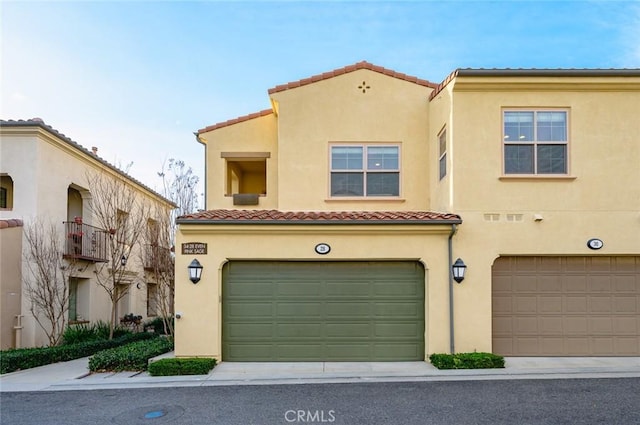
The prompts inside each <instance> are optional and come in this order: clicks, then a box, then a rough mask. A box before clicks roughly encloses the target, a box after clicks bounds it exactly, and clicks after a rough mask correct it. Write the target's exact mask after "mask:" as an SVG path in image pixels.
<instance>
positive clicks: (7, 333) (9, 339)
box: [0, 226, 22, 350]
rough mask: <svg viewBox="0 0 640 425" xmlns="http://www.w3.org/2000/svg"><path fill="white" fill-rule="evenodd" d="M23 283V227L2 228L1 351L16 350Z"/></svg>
mask: <svg viewBox="0 0 640 425" xmlns="http://www.w3.org/2000/svg"><path fill="white" fill-rule="evenodd" d="M21 283H22V226H14V227H7V228H0V309H1V310H0V312H1V314H2V316H1V317H0V350H6V349H8V348H16V339H15V333H14V329H13V328H14V326H16V325H17V324H18V322H17V319H16V316H17V315H20V306H21V294H22V290H21ZM18 342H19V341H18Z"/></svg>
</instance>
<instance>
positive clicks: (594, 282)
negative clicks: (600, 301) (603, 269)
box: [589, 275, 612, 293]
mask: <svg viewBox="0 0 640 425" xmlns="http://www.w3.org/2000/svg"><path fill="white" fill-rule="evenodd" d="M611 289H612V288H611V277H610V276H599V275H591V276H589V291H590V292H606V293H611Z"/></svg>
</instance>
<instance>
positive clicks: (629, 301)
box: [613, 296, 640, 314]
mask: <svg viewBox="0 0 640 425" xmlns="http://www.w3.org/2000/svg"><path fill="white" fill-rule="evenodd" d="M613 306H614V309H615V310H614V311H615V312H616V313H630V314H637V313H640V311H638V302H637V299H636V297H629V296H626V297H625V296H617V297H614V298H613Z"/></svg>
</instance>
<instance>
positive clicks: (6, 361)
mask: <svg viewBox="0 0 640 425" xmlns="http://www.w3.org/2000/svg"><path fill="white" fill-rule="evenodd" d="M153 337H154V335H153V334H146V333H136V334H129V335H123V336H121V337H119V338H114V339H111V340H106V339H104V340H96V341H86V342H80V343H77V344H69V345H57V346H54V347H38V348H19V349H16V350H7V351H2V352H0V373H8V372H14V371H16V370H22V369H30V368H32V367H37V366H44V365H48V364H51V363H58V362H66V361H69V360H75V359H79V358H81V357H87V356H91V355H93V354H95V353H97V352H98V351H101V350H105V349H108V348H113V347H118V346H120V345H124V344H128V343H130V342H134V341H140V340H145V339H150V338H153Z"/></svg>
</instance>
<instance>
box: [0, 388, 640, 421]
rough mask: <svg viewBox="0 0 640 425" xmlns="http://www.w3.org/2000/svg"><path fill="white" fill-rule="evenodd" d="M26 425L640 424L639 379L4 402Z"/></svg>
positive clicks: (35, 397)
mask: <svg viewBox="0 0 640 425" xmlns="http://www.w3.org/2000/svg"><path fill="white" fill-rule="evenodd" d="M0 407H1V410H0V422H1V423H2V424H3V425H5V424H6V425H27V424H29V425H30V424H38V425H40V424H51V425H55V424H61V425H62V424H64V425H75V424H78V425H80V424H87V425H88V424H91V425H95V424H125V425H137V424H145V425H155V424H184V425H191V424H207V425H211V424H225V425H236V424H237V425H249V424H267V425H270V424H301V423H325V424H350V425H351V424H368V425H372V424H393V425H401V424H421V425H424V424H599V423H601V424H625V425H632V424H640V378H621V379H613V378H612V379H561V380H560V379H559V380H555V379H551V380H512V381H511V380H499V381H456V382H387V383H358V384H299V385H273V386H272V385H260V386H250V385H247V386H225V387H185V388H148V389H119V390H92V391H55V392H22V393H2V395H1V400H0Z"/></svg>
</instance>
